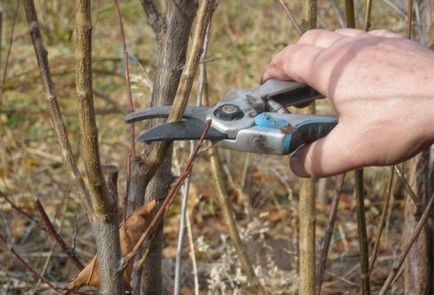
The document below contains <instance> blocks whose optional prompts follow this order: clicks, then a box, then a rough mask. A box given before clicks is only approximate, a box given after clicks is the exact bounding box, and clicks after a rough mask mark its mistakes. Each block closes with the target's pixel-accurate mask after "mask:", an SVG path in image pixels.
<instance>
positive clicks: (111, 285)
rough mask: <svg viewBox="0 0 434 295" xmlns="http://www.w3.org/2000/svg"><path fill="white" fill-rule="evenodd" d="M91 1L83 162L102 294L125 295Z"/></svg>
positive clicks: (82, 26) (83, 24)
mask: <svg viewBox="0 0 434 295" xmlns="http://www.w3.org/2000/svg"><path fill="white" fill-rule="evenodd" d="M90 4H91V3H90V0H76V2H75V6H76V13H75V24H76V26H75V34H74V36H75V40H74V43H75V59H76V63H75V72H76V78H75V81H76V92H77V101H78V108H79V117H78V119H79V124H80V136H81V140H82V145H81V146H82V151H83V159H84V164H85V167H86V173H87V178H88V180H89V186H90V193H91V200H92V208H93V212H92V215H91V219H92V220H93V222H92V227H93V231H94V235H95V237H96V244H97V252H98V261H99V263H98V267H99V275H100V278H101V285H100V289H101V290H100V292H101V293H103V294H113V295H115V294H123V292H124V286H123V281H122V273H119V272H117V271H116V269H117V268H118V266H119V263H120V259H121V251H120V244H119V220H118V204H117V199H116V198H117V196H116V195H115V194H114V193H113V190H110V189H109V187H108V186H107V183H106V181H105V178H104V173H103V169H102V166H101V160H100V155H99V146H98V129H97V126H96V119H95V111H94V105H93V88H92V18H91V5H90Z"/></svg>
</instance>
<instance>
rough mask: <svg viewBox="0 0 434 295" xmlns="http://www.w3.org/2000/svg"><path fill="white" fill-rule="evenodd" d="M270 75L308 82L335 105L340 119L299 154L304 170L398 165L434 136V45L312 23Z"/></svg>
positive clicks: (295, 159)
mask: <svg viewBox="0 0 434 295" xmlns="http://www.w3.org/2000/svg"><path fill="white" fill-rule="evenodd" d="M270 78H275V79H280V80H295V81H298V82H303V83H306V84H308V85H309V86H311V87H313V88H315V89H316V90H318V91H319V92H320V93H322V94H323V95H324V96H326V97H327V98H328V99H329V100H330V101H331V102H332V103H333V104H334V106H335V108H336V112H337V116H338V119H339V123H338V125H337V126H336V127H335V128H334V129H333V130H332V131H331V132H330V133H329V134H328V135H327V136H326V137H324V138H322V139H319V140H317V141H315V142H313V143H312V144H309V145H304V146H302V147H300V148H299V149H298V150H297V151H296V152H295V153H294V154H293V155H292V157H291V160H290V165H291V169H292V170H293V171H294V173H295V174H297V175H298V176H301V177H309V176H311V177H316V178H319V177H328V176H332V175H336V174H340V173H343V172H347V171H350V170H353V169H357V168H361V167H365V166H373V165H375V166H383V165H392V164H396V163H399V162H402V161H404V160H407V159H409V158H411V157H412V156H414V155H415V154H417V153H418V152H419V151H421V150H422V149H424V148H426V147H427V146H429V145H430V144H432V143H433V142H434V53H433V52H432V51H430V50H429V49H427V48H425V47H423V46H421V45H419V44H418V43H416V42H413V41H411V40H408V39H405V38H403V37H401V36H400V35H397V34H394V33H392V32H389V31H385V30H377V31H371V32H369V33H367V32H364V31H360V30H355V29H340V30H337V31H335V32H331V31H326V30H310V31H307V32H306V33H305V34H303V35H302V36H301V37H300V39H299V40H298V42H297V43H296V44H291V45H288V46H287V47H285V48H284V49H283V50H282V51H280V52H279V53H278V54H276V55H275V56H274V58H273V59H272V61H271V63H270V64H269V65H268V66H267V68H266V70H265V72H264V74H263V76H262V80H263V81H265V80H267V79H270Z"/></svg>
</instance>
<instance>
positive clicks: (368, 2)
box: [364, 0, 372, 31]
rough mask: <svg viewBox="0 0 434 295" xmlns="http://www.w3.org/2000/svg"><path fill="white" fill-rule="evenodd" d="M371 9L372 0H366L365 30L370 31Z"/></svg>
mask: <svg viewBox="0 0 434 295" xmlns="http://www.w3.org/2000/svg"><path fill="white" fill-rule="evenodd" d="M371 11H372V0H366V7H365V23H364V29H365V31H369V28H370V27H371Z"/></svg>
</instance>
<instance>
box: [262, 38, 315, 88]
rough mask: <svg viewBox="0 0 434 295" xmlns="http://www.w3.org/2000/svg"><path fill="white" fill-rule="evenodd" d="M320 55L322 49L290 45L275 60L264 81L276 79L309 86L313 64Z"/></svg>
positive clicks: (263, 77) (267, 70)
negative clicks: (303, 83) (293, 81)
mask: <svg viewBox="0 0 434 295" xmlns="http://www.w3.org/2000/svg"><path fill="white" fill-rule="evenodd" d="M320 53H321V48H319V47H316V46H312V45H307V44H292V45H288V46H287V47H285V48H284V49H283V50H282V51H280V52H279V53H278V54H277V55H276V56H275V57H274V58H273V60H272V61H271V63H270V64H269V65H268V67H267V69H266V70H265V72H264V74H263V76H262V81H266V80H268V79H270V78H275V79H279V80H295V81H298V82H305V83H308V84H309V81H308V80H309V77H311V76H312V75H311V73H312V68H313V63H314V62H315V59H316V58H317V56H318V55H319V54H320Z"/></svg>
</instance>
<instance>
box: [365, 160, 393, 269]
mask: <svg viewBox="0 0 434 295" xmlns="http://www.w3.org/2000/svg"><path fill="white" fill-rule="evenodd" d="M394 168H395V166H392V169H391V170H390V177H389V183H388V185H387V191H386V195H385V198H386V200H385V201H384V206H383V210H382V211H381V219H380V225H379V229H378V233H377V236H376V238H375V244H374V250H373V253H372V257H371V263H370V265H369V273H371V272H372V269H373V268H374V265H375V261H376V260H377V255H378V249H379V248H380V242H381V236H382V234H383V230H384V226H385V225H386V216H387V212H388V211H389V204H390V199H391V195H392V186H393V176H394V174H395V169H394Z"/></svg>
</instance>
